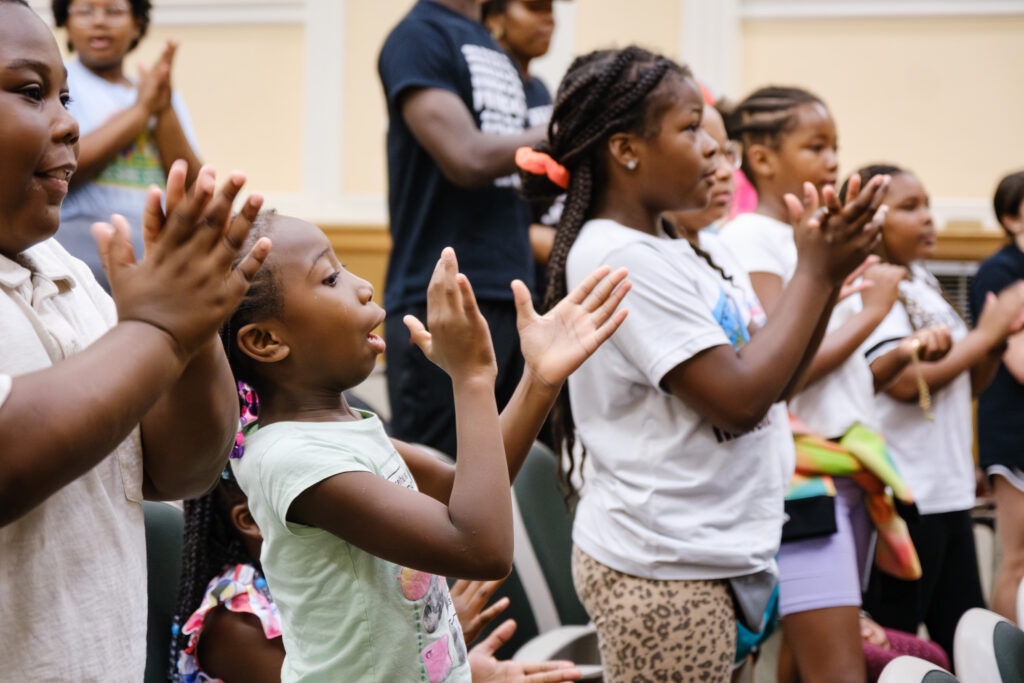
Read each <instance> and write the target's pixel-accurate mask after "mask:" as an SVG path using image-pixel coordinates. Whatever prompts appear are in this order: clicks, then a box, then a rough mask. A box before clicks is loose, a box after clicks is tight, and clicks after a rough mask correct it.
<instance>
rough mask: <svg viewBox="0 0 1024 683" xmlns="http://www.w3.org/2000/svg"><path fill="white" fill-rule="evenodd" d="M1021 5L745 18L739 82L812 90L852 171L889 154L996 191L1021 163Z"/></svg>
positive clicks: (935, 175) (950, 184)
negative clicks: (994, 11) (964, 13)
mask: <svg viewBox="0 0 1024 683" xmlns="http://www.w3.org/2000/svg"><path fill="white" fill-rule="evenodd" d="M1021 63H1024V17H1019V16H1017V17H1014V16H1011V17H1000V18H972V17H955V18H930V19H922V18H913V19H911V18H902V19H893V18H888V19H871V20H862V19H841V20H786V21H783V20H770V21H747V22H744V27H743V61H742V74H743V92H742V93H737V94H738V95H741V96H742V95H744V94H746V93H747V92H749V91H750V90H752V89H753V88H755V87H757V86H760V85H766V84H769V83H776V84H799V85H804V86H805V87H808V88H810V89H812V90H814V91H815V92H817V93H818V94H819V95H820V96H821V97H822V98H823V99H824V100H825V101H826V102H827V103H828V105H829V107H830V108H831V109H832V112H833V114H834V116H835V118H836V122H837V125H838V128H839V138H840V148H841V150H840V158H841V162H842V166H843V168H842V169H841V173H842V174H843V175H844V176H845V175H846V174H847V173H849V172H851V171H853V170H854V169H855V168H857V167H858V166H860V165H862V164H864V163H869V162H872V161H878V160H890V161H894V162H896V163H898V164H899V165H905V166H909V167H911V168H913V169H914V170H916V171H917V172H918V173H919V174H920V175H921V176H922V180H923V181H924V183H925V185H926V187H927V188H928V190H929V191H930V192H931V194H932V195H933V196H934V197H975V198H986V199H987V198H988V197H990V196H991V193H992V191H993V189H994V188H995V184H996V182H997V181H998V179H999V178H1000V177H1001V176H1002V175H1003V174H1004V173H1005V172H1007V171H1010V170H1016V169H1018V168H1021V167H1024V135H1021V134H1020V133H1019V130H1020V114H1021V112H1022V111H1024V89H1022V88H1021V87H1020V77H1019V73H1018V71H1019V65H1020V64H1021Z"/></svg>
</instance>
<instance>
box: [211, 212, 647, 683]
mask: <svg viewBox="0 0 1024 683" xmlns="http://www.w3.org/2000/svg"><path fill="white" fill-rule="evenodd" d="M254 234H255V235H256V236H258V237H262V236H268V237H271V238H272V239H273V241H274V245H275V246H274V255H275V257H274V258H272V259H269V260H268V263H267V265H268V266H269V268H268V269H267V270H265V271H263V275H262V276H261V277H258V278H257V279H256V280H255V282H254V283H253V286H252V287H251V288H250V290H249V293H248V294H247V296H246V298H245V299H244V301H243V302H242V304H241V306H240V307H239V309H238V310H237V311H236V313H235V314H234V315H233V316H232V317H231V319H230V320H229V321H228V323H227V324H226V325H225V327H224V329H223V330H222V338H223V341H224V343H225V348H226V349H227V352H228V358H229V361H230V362H231V364H232V368H233V370H234V372H235V376H236V378H237V379H238V380H240V381H244V382H246V383H247V384H249V385H250V386H252V387H253V389H254V391H255V393H256V395H257V397H258V400H259V417H258V420H257V422H255V423H254V424H253V425H250V426H249V428H248V429H247V434H246V440H245V445H244V449H245V450H244V454H243V455H242V457H240V458H238V459H236V460H234V461H233V462H232V468H233V471H234V474H235V476H236V477H237V478H238V482H239V484H240V486H241V488H242V490H243V491H244V492H245V493H246V496H247V497H248V500H249V507H250V509H251V511H252V515H253V517H254V519H255V521H256V523H257V525H258V527H259V528H260V530H261V531H262V535H263V548H262V551H261V557H260V559H261V563H262V566H263V570H264V572H265V574H266V578H267V582H268V584H269V588H270V590H271V591H272V592H273V594H274V599H275V601H276V602H277V604H278V607H279V608H280V612H281V620H282V632H283V637H284V647H285V651H286V655H285V659H284V667H283V669H282V674H281V678H282V680H283V681H293V680H354V679H357V680H360V681H381V682H390V681H405V680H429V681H431V682H432V683H435V682H438V681H468V680H469V678H470V674H469V667H468V665H467V658H466V649H465V643H464V641H463V635H462V631H461V628H460V626H459V623H458V620H457V619H456V617H455V614H454V611H453V609H452V604H451V598H450V597H449V593H448V588H447V584H446V582H445V580H444V579H443V578H442V577H445V576H450V577H457V578H475V579H494V578H501V577H504V576H505V575H506V574H507V573H508V571H509V570H510V567H511V561H512V522H511V494H510V490H509V486H510V480H511V479H512V478H513V477H514V476H515V474H516V473H517V472H518V470H519V468H520V466H521V465H522V462H523V460H524V459H525V457H526V455H527V453H528V452H529V449H530V446H531V445H532V443H533V441H534V439H535V437H536V434H537V431H538V429H539V428H540V425H541V423H542V422H543V419H544V417H545V416H546V415H547V412H548V409H549V407H550V405H551V403H552V402H553V400H554V398H555V396H556V395H557V392H558V390H559V389H560V388H561V385H562V382H563V381H564V380H565V378H566V377H567V376H568V375H569V374H570V373H571V372H572V371H573V370H575V369H576V368H577V367H578V366H579V365H580V364H581V363H582V362H583V361H584V360H585V359H586V358H587V357H588V356H589V355H590V354H591V353H592V352H593V351H594V350H595V349H596V348H597V347H598V346H600V344H601V343H602V342H603V341H604V340H605V339H607V338H608V337H609V336H610V335H611V334H612V332H614V331H615V329H617V328H618V326H619V325H620V324H621V323H622V320H623V319H624V318H625V316H626V312H625V311H624V310H616V309H617V307H618V304H619V302H620V301H621V299H622V296H624V295H625V293H626V291H627V290H628V288H629V287H628V283H625V282H624V279H625V276H626V273H625V271H624V270H621V269H620V270H618V271H616V272H615V273H612V274H610V269H609V268H607V267H604V268H600V269H597V270H596V271H595V272H594V273H593V274H592V276H591V277H590V278H588V279H587V280H586V282H584V283H583V284H582V285H581V286H580V287H578V288H576V289H575V290H574V291H573V293H572V295H571V296H569V297H567V298H566V300H565V301H564V302H562V304H561V305H560V306H559V307H557V308H556V309H555V310H553V311H552V312H550V313H549V314H548V315H545V316H543V317H541V316H538V315H537V314H536V313H535V312H534V311H533V307H532V304H531V303H530V294H529V291H528V289H527V288H526V286H525V285H524V284H522V283H521V282H518V281H516V282H513V284H512V289H513V292H514V295H515V300H516V304H517V310H518V317H519V335H520V339H521V344H522V350H523V355H524V357H525V358H526V361H527V362H526V370H525V372H524V375H523V379H522V380H521V382H520V384H519V387H518V388H517V390H516V392H515V394H514V395H513V398H512V400H511V401H510V403H509V405H508V406H507V408H506V410H505V412H504V413H503V414H502V416H501V417H500V418H499V415H498V411H497V407H496V402H495V398H494V386H493V385H494V379H495V373H496V369H495V362H494V355H493V353H492V349H491V344H490V336H489V333H488V329H487V325H486V322H485V321H484V319H483V317H482V316H481V315H480V313H479V311H478V309H477V306H476V301H475V299H474V296H473V290H472V288H471V287H470V284H469V281H468V280H467V279H466V277H465V276H464V275H462V274H460V273H459V272H458V264H457V262H456V260H455V254H454V252H453V251H452V250H451V249H445V250H444V251H443V252H442V255H441V258H440V259H439V261H438V262H437V266H436V268H435V271H434V275H433V277H432V279H431V283H430V287H429V290H428V295H427V296H428V304H429V307H428V320H427V327H424V325H423V323H422V322H421V321H419V320H417V319H415V318H413V317H411V316H410V317H407V318H406V324H407V325H408V326H409V329H410V332H411V336H412V339H413V340H414V342H415V343H416V344H417V345H418V346H419V347H420V349H422V350H423V352H424V353H425V354H426V356H427V357H428V358H430V359H431V360H432V361H433V362H435V363H437V364H438V365H439V366H440V367H442V368H443V369H444V370H445V371H446V372H447V373H448V374H449V376H450V377H451V381H452V388H453V390H454V395H455V406H456V410H457V414H458V419H457V429H458V444H459V448H458V459H457V464H456V465H454V466H451V465H448V464H445V463H442V462H440V461H439V460H438V459H436V458H435V457H433V456H431V455H429V454H427V453H425V452H424V451H423V450H422V449H419V448H416V447H414V446H411V445H409V444H405V443H402V442H399V441H392V440H390V439H389V438H388V437H387V435H386V434H385V432H384V430H383V428H382V427H381V423H380V420H379V419H378V417H377V416H376V415H374V414H372V413H362V412H356V411H354V410H352V409H350V408H349V406H348V404H347V403H346V401H345V399H344V396H343V394H342V392H343V391H344V390H346V389H350V388H352V387H354V386H356V385H357V384H359V383H360V382H362V381H363V380H364V379H365V378H366V377H367V376H368V375H369V373H370V372H371V371H372V369H373V367H374V365H375V363H376V360H377V356H378V355H379V354H380V353H382V352H383V351H384V342H383V340H382V339H381V338H380V337H378V336H377V335H376V334H374V333H373V330H374V329H375V328H376V327H377V326H378V325H380V323H381V322H382V321H383V319H384V311H383V309H381V308H380V307H379V306H378V305H377V304H376V303H374V302H373V287H372V286H371V285H370V284H369V283H368V282H366V281H365V280H362V279H360V278H358V277H356V276H354V275H352V274H351V273H349V272H347V271H345V270H344V268H343V267H342V266H341V264H340V263H339V261H338V259H337V257H336V256H335V254H334V250H333V249H332V247H331V244H330V242H329V240H328V239H327V237H326V236H325V235H324V234H323V233H322V232H321V231H320V230H319V229H318V228H317V227H316V226H313V225H311V224H309V223H306V222H304V221H300V220H297V219H294V218H288V217H285V216H276V215H271V216H265V217H263V218H262V219H261V220H260V221H258V222H257V225H256V228H255V230H254Z"/></svg>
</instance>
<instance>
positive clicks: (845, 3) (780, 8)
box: [691, 0, 1024, 19]
mask: <svg viewBox="0 0 1024 683" xmlns="http://www.w3.org/2000/svg"><path fill="white" fill-rule="evenodd" d="M691 2H692V3H694V4H699V3H701V2H702V0H691ZM1010 14H1022V15H1024V2H1021V0H742V16H743V19H840V18H853V17H868V18H870V17H946V16H1005V15H1010Z"/></svg>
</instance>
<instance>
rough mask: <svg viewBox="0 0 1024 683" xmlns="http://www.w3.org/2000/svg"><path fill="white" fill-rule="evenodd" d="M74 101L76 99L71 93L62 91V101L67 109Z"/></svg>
mask: <svg viewBox="0 0 1024 683" xmlns="http://www.w3.org/2000/svg"><path fill="white" fill-rule="evenodd" d="M74 101H75V100H74V99H73V98H72V97H71V94H70V93H66V92H62V93H61V94H60V103H61V104H62V105H63V106H64V108H65V109H67V108H68V107H70V106H71V103H72V102H74Z"/></svg>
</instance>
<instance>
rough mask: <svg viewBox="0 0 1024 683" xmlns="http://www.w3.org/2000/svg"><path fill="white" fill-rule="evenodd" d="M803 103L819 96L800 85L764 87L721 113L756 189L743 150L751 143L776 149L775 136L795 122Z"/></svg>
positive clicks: (755, 181)
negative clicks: (740, 147)
mask: <svg viewBox="0 0 1024 683" xmlns="http://www.w3.org/2000/svg"><path fill="white" fill-rule="evenodd" d="M804 104H820V105H822V106H824V102H823V101H822V100H821V98H820V97H818V96H817V95H815V94H814V93H811V92H809V91H807V90H804V89H803V88H794V87H788V86H775V85H773V86H768V87H765V88H760V89H758V90H755V91H754V92H752V93H751V94H750V95H748V96H747V97H746V98H745V99H744V100H743V101H742V102H740V103H739V104H737V105H736V106H735V107H733V108H732V109H731V110H730V111H726V112H723V116H722V118H723V119H724V120H725V129H726V131H727V132H728V134H729V138H730V139H732V140H738V141H739V142H740V143H741V144H742V147H743V160H742V165H741V166H740V168H741V169H742V170H743V174H744V175H745V176H746V177H747V179H748V180H749V181H750V184H751V185H753V186H754V188H755V189H756V188H757V179H756V178H755V176H754V173H753V170H752V169H751V168H750V161H749V159H748V157H747V150H749V149H750V146H751V145H754V144H762V145H768V146H769V147H771V148H772V149H777V148H778V144H779V139H780V138H781V137H782V135H783V134H784V133H787V132H789V131H790V130H792V128H793V126H794V125H796V121H797V119H796V109H797V107H800V106H802V105H804Z"/></svg>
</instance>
